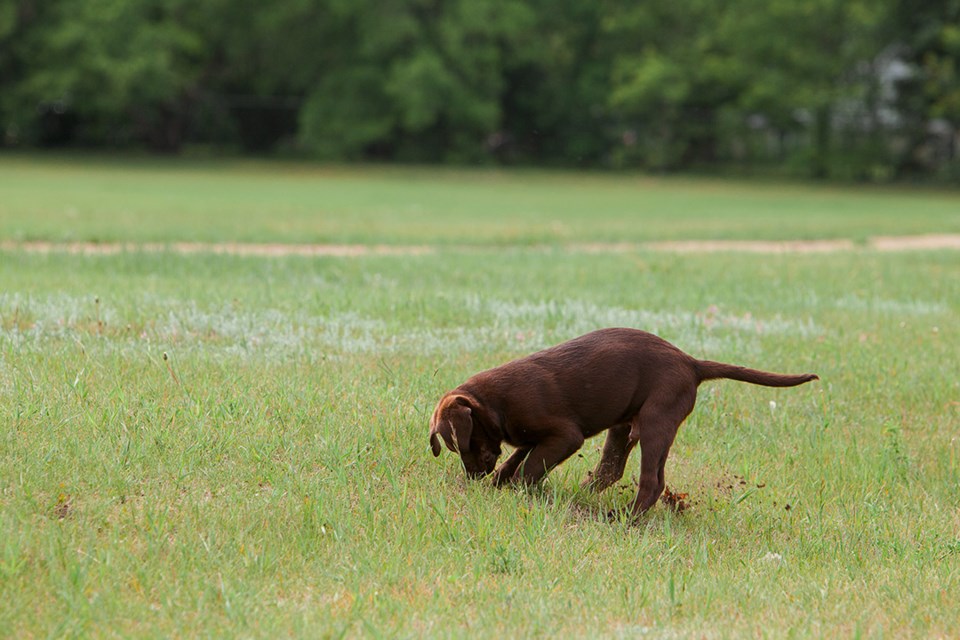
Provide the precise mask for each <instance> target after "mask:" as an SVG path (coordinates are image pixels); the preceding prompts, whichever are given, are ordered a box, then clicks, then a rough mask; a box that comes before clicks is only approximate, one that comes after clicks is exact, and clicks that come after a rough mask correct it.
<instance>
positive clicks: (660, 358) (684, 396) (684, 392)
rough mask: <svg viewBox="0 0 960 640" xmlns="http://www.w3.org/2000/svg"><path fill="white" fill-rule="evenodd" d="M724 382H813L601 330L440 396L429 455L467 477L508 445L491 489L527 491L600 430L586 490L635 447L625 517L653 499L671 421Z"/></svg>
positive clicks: (597, 487)
mask: <svg viewBox="0 0 960 640" xmlns="http://www.w3.org/2000/svg"><path fill="white" fill-rule="evenodd" d="M714 378H729V379H732V380H740V381H742V382H750V383H752V384H760V385H765V386H768V387H793V386H796V385H798V384H803V383H804V382H809V381H810V380H817V379H819V378H818V377H817V376H816V375H815V374H812V373H807V374H804V375H781V374H777V373H769V372H766V371H758V370H756V369H747V368H745V367H738V366H735V365H730V364H722V363H720V362H711V361H709V360H697V359H695V358H692V357H691V356H689V355H687V354H686V353H684V352H683V351H681V350H680V349H678V348H677V347H675V346H673V345H672V344H670V343H669V342H667V341H666V340H663V339H662V338H658V337H657V336H655V335H653V334H651V333H647V332H645V331H640V330H637V329H601V330H599V331H594V332H592V333H588V334H586V335H583V336H580V337H579V338H575V339H573V340H570V341H569V342H564V343H563V344H559V345H557V346H555V347H551V348H549V349H544V350H543V351H538V352H537V353H534V354H532V355H529V356H527V357H525V358H520V359H519V360H514V361H512V362H508V363H507V364H505V365H502V366H499V367H495V368H493V369H489V370H487V371H483V372H481V373H478V374H477V375H475V376H473V377H472V378H470V379H469V380H467V381H466V382H464V383H463V384H461V385H460V386H459V387H457V388H456V389H454V390H453V391H450V392H448V393H447V394H446V395H444V396H443V398H441V399H440V402H439V403H438V404H437V408H436V409H435V410H434V412H433V417H431V418H430V447H431V448H432V449H433V455H435V456H438V455H440V451H441V445H440V440H441V439H443V441H444V443H446V445H447V448H448V449H450V450H451V451H455V452H458V453H459V454H460V458H461V460H462V461H463V466H464V469H466V472H467V474H468V475H470V476H473V477H481V476H484V475H487V474H489V473H490V472H492V471H493V469H494V467H495V466H496V464H497V458H499V457H500V444H501V443H502V442H507V443H508V444H510V445H512V446H514V447H516V450H515V451H514V452H513V453H512V454H511V455H510V457H508V458H507V459H506V460H505V461H504V463H503V464H502V465H500V468H499V469H497V471H496V473H495V474H494V483H495V484H496V485H498V486H499V485H501V484H503V483H505V482H508V481H517V482H524V483H527V484H532V483H535V482H537V481H538V480H540V479H541V478H542V477H543V476H544V474H546V473H547V472H548V471H549V470H550V469H552V468H553V467H555V466H557V465H558V464H560V463H561V462H563V461H564V460H566V459H567V458H569V457H570V456H571V455H572V454H573V453H574V452H576V451H577V449H579V448H580V447H581V446H582V445H583V441H584V440H585V439H586V438H590V437H592V436H595V435H597V434H598V433H600V432H601V431H605V430H606V431H607V440H606V442H605V443H604V445H603V454H602V455H601V457H600V462H599V464H597V468H596V470H595V471H594V472H593V474H592V477H591V478H590V479H589V481H588V482H587V483H586V484H587V485H588V486H590V487H591V488H592V489H593V490H594V491H603V490H604V489H606V488H607V487H609V486H610V485H611V484H613V483H614V482H616V481H618V480H619V479H620V478H621V477H623V472H624V468H625V467H626V464H627V456H629V455H630V451H631V450H632V449H633V447H634V446H636V445H637V443H640V451H641V460H640V486H639V489H638V491H637V497H636V499H635V500H634V502H633V513H634V514H635V515H637V514H640V513H643V512H644V511H646V510H647V509H649V508H650V507H652V506H653V505H654V504H655V503H656V501H657V498H659V497H660V494H661V493H662V492H663V487H664V482H663V467H664V464H665V463H666V461H667V454H668V453H669V452H670V445H671V444H673V439H674V437H675V436H676V434H677V429H678V428H679V427H680V423H682V422H683V420H684V419H685V418H686V417H687V415H689V413H690V411H691V410H692V409H693V405H694V403H695V402H696V399H697V387H698V386H699V385H700V383H701V382H703V381H704V380H710V379H714Z"/></svg>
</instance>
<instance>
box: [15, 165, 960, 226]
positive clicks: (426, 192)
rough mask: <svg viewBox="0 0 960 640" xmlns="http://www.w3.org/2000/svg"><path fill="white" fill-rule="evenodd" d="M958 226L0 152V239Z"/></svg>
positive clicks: (788, 192) (759, 193) (506, 180)
mask: <svg viewBox="0 0 960 640" xmlns="http://www.w3.org/2000/svg"><path fill="white" fill-rule="evenodd" d="M931 229H933V230H936V231H940V232H952V233H957V232H960V196H958V194H957V193H955V192H921V191H916V190H910V189H892V188H869V189H867V188H865V189H861V190H855V189H849V188H835V187H824V186H807V185H801V184H782V183H766V184H759V183H753V182H738V181H721V180H705V179H688V178H651V177H641V176H630V175H622V176H617V175H609V174H578V173H558V172H538V171H520V172H506V171H501V170H494V169H490V170H474V171H460V170H452V169H451V170H424V169H416V168H386V167H385V168H375V169H370V168H367V169H357V168H346V167H324V166H312V165H301V164H295V165H294V164H285V163H264V162H246V161H234V162H217V163H213V162H199V161H195V162H192V163H183V162H174V161H158V160H146V159H136V158H132V159H126V160H105V159H97V158H93V159H86V160H85V161H84V162H79V161H78V160H77V159H59V160H58V159H44V158H42V157H31V156H27V157H21V156H16V155H14V156H0V238H4V239H19V240H35V239H45V240H90V241H101V242H103V241H116V240H125V241H126V240H129V241H175V240H196V241H219V240H240V241H257V242H263V241H281V242H334V243H343V242H349V243H353V242H360V243H387V244H421V243H425V242H426V243H431V244H451V243H453V244H465V243H467V244H481V245H502V244H533V243H546V244H557V243H561V244H562V243H567V242H572V241H602V242H611V241H613V242H619V241H648V240H672V239H689V238H694V239H715V238H716V239H724V238H734V239H741V238H757V239H774V240H782V239H819V238H837V237H842V238H853V239H862V238H865V237H867V236H871V235H902V234H914V233H923V232H927V231H929V230H931Z"/></svg>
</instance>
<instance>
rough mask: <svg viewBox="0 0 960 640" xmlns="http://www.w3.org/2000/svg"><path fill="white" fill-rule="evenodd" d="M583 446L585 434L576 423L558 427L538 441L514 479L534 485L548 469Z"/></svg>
mask: <svg viewBox="0 0 960 640" xmlns="http://www.w3.org/2000/svg"><path fill="white" fill-rule="evenodd" d="M582 446H583V434H582V433H580V430H579V429H578V428H577V427H576V426H575V425H570V426H569V427H564V428H557V429H554V430H553V433H552V434H551V435H550V437H549V438H546V439H544V440H542V441H541V442H538V443H537V445H536V446H535V447H534V448H533V450H532V451H530V455H528V456H527V459H526V460H524V461H523V464H522V465H521V466H520V468H519V469H517V472H516V473H515V474H514V480H518V481H521V482H523V483H524V484H528V485H532V484H536V483H537V482H539V481H540V479H541V478H543V476H545V475H546V474H547V472H548V471H550V470H551V469H553V468H554V467H555V466H557V465H558V464H560V463H561V462H563V461H564V460H566V459H567V458H569V457H570V456H572V455H573V454H574V453H576V452H577V450H578V449H580V447H582Z"/></svg>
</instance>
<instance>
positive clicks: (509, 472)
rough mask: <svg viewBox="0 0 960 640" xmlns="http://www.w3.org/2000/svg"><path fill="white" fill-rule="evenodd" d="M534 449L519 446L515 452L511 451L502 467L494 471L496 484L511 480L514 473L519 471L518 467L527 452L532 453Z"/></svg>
mask: <svg viewBox="0 0 960 640" xmlns="http://www.w3.org/2000/svg"><path fill="white" fill-rule="evenodd" d="M532 449H533V447H518V448H517V449H516V450H515V451H514V452H513V453H511V454H510V457H508V458H507V459H506V460H504V461H503V464H501V465H500V468H499V469H497V470H496V471H495V472H494V474H493V484H494V486H497V487H500V486H503V485H504V484H506V483H508V482H510V480H511V479H512V478H513V474H514V473H516V472H517V469H519V468H520V465H521V464H523V460H524V458H526V457H527V454H528V453H530V451H531V450H532Z"/></svg>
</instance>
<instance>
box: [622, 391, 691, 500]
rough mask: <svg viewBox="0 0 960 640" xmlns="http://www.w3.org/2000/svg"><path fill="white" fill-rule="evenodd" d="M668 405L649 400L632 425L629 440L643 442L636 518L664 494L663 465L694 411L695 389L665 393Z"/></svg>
mask: <svg viewBox="0 0 960 640" xmlns="http://www.w3.org/2000/svg"><path fill="white" fill-rule="evenodd" d="M664 397H667V398H670V401H669V402H657V401H656V399H655V398H649V399H648V400H647V402H646V403H645V404H644V405H643V408H642V409H641V410H640V413H639V414H638V416H637V419H636V420H634V422H633V427H634V428H633V429H632V430H631V432H630V440H631V441H632V442H639V443H640V483H639V486H638V487H637V497H636V498H635V499H634V501H633V508H632V510H633V515H634V516H638V515H640V514H642V513H643V512H644V511H646V510H647V509H649V508H650V507H652V506H653V505H655V504H656V503H657V499H659V498H660V494H661V493H663V488H664V486H665V481H664V478H663V470H664V466H665V465H666V464H667V455H668V454H669V453H670V446H671V445H672V444H673V439H674V438H675V437H676V435H677V429H679V428H680V424H681V423H682V422H683V421H684V420H685V419H686V417H687V416H688V415H689V414H690V411H691V410H693V405H694V403H695V402H696V399H697V393H696V388H695V387H694V389H693V390H692V391H687V392H680V393H676V392H671V393H669V394H664ZM651 400H652V401H651Z"/></svg>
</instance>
